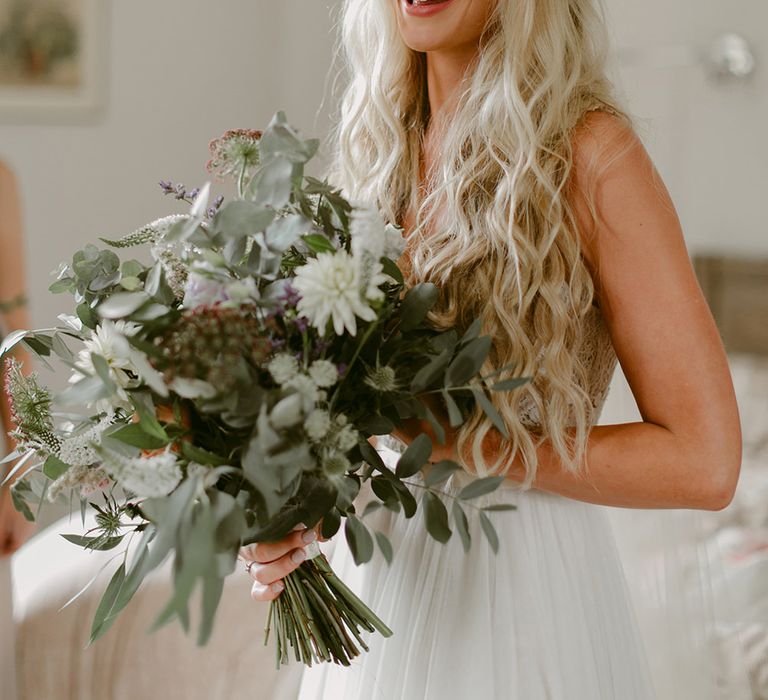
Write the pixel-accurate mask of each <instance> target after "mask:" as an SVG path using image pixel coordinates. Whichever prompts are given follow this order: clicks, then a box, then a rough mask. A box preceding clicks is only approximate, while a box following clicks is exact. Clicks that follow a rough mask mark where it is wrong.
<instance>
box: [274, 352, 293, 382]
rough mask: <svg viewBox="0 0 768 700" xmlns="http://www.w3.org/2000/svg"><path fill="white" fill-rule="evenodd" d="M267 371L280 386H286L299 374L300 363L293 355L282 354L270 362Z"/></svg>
mask: <svg viewBox="0 0 768 700" xmlns="http://www.w3.org/2000/svg"><path fill="white" fill-rule="evenodd" d="M267 370H269V373H270V374H271V375H272V378H273V379H274V380H275V381H276V382H277V383H278V384H285V383H286V382H289V381H291V379H293V378H294V377H295V376H296V375H297V374H298V373H299V363H298V362H297V361H296V358H295V357H294V356H293V355H289V354H288V353H286V352H281V353H280V354H278V355H275V356H274V357H273V358H272V359H271V360H270V361H269V364H268V365H267Z"/></svg>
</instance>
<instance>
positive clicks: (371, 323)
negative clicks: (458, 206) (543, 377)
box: [0, 113, 525, 664]
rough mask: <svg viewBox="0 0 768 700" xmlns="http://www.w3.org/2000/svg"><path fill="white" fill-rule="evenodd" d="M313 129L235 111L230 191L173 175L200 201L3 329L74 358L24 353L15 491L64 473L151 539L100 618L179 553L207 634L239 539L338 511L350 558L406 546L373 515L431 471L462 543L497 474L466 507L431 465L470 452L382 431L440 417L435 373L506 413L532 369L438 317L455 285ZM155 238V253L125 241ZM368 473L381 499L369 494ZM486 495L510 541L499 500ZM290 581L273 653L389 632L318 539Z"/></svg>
mask: <svg viewBox="0 0 768 700" xmlns="http://www.w3.org/2000/svg"><path fill="white" fill-rule="evenodd" d="M317 145H318V143H317V141H315V140H304V139H302V138H301V137H300V135H299V134H298V132H297V131H296V130H295V129H293V128H292V127H291V126H290V125H289V124H288V123H287V122H286V120H285V117H284V115H283V114H282V113H278V114H277V115H276V116H275V117H274V119H273V120H272V122H271V123H270V124H269V127H268V128H267V129H266V130H265V131H264V132H263V133H261V132H258V131H246V130H236V131H229V132H227V133H226V134H225V135H224V136H223V137H222V138H220V139H217V140H216V141H214V142H212V144H211V151H212V155H213V157H212V159H211V161H210V163H209V165H208V167H209V171H210V172H211V173H213V174H215V175H218V176H222V177H232V178H233V179H234V181H235V185H236V195H235V196H233V197H232V198H231V201H228V202H225V201H224V200H223V198H222V197H218V198H216V199H215V200H213V201H211V199H210V197H211V194H210V185H205V186H204V187H203V188H202V189H200V190H199V191H198V190H193V191H187V190H186V189H185V188H184V187H183V186H181V185H173V184H171V183H167V182H161V187H162V188H163V190H164V191H165V192H166V194H170V195H172V196H174V197H175V198H176V199H177V200H179V201H184V202H187V203H188V204H190V205H191V208H190V209H189V211H188V213H183V214H175V215H171V216H168V217H166V218H163V219H160V220H157V221H154V222H152V223H150V224H148V225H146V226H144V227H142V228H141V229H139V230H138V231H135V232H134V233H132V234H130V235H128V236H126V237H124V238H121V239H119V240H106V239H102V240H103V242H104V244H105V245H106V246H108V247H107V248H99V247H96V246H94V245H88V246H86V247H85V248H84V249H83V250H80V251H78V252H76V253H75V254H74V256H73V258H72V261H71V263H69V264H66V265H63V266H62V267H61V269H60V271H59V274H58V279H57V281H56V282H55V283H54V284H53V285H52V287H51V291H53V292H56V293H63V292H69V293H71V294H73V295H74V300H75V303H76V306H75V310H74V314H73V315H62V316H60V317H59V319H60V321H61V324H60V325H59V326H57V327H55V328H49V329H45V330H41V331H19V332H17V333H14V334H11V335H10V336H9V337H8V338H7V339H6V340H5V342H4V343H3V345H2V347H1V348H0V354H2V355H5V354H6V353H7V352H8V351H9V350H10V349H11V348H12V347H13V346H14V345H15V344H17V343H19V342H22V343H24V344H25V345H26V346H27V347H28V348H29V349H31V350H32V351H34V352H35V353H37V354H38V355H39V356H40V357H41V358H42V360H43V362H45V363H46V364H47V359H48V358H51V357H52V356H54V355H55V356H57V357H58V359H59V360H60V361H61V362H62V363H63V364H64V365H66V366H67V367H68V368H69V371H70V373H71V375H70V377H69V385H68V387H67V388H66V389H65V390H63V391H61V392H58V393H57V394H55V395H54V394H52V393H51V392H50V391H49V390H47V389H46V388H45V387H43V386H41V385H40V384H39V382H38V380H37V378H36V376H35V375H25V374H24V373H23V372H22V371H21V367H20V366H19V365H18V364H17V363H15V362H14V361H13V360H10V361H9V362H8V370H7V372H6V388H7V392H8V395H9V396H10V397H11V400H12V406H13V412H14V416H13V418H14V423H15V426H16V427H15V430H14V432H13V434H12V437H13V439H14V441H15V443H16V445H17V449H16V451H15V452H14V453H13V454H12V455H9V457H8V458H6V460H5V461H6V462H8V461H13V460H16V464H15V466H14V469H13V471H12V473H11V475H10V476H9V478H11V477H12V476H14V474H18V475H20V476H21V477H22V478H20V479H19V480H17V481H16V483H15V484H14V486H13V489H12V493H13V501H14V503H15V505H16V507H17V509H19V510H20V511H22V512H23V513H24V514H25V515H26V516H27V517H28V518H29V519H33V518H34V517H35V516H34V513H33V506H36V505H37V507H38V508H39V506H40V505H41V504H42V503H43V501H45V500H55V499H57V498H60V497H69V498H70V499H75V501H76V502H77V501H79V503H80V505H81V508H82V509H83V513H84V512H85V508H86V507H87V504H88V503H90V505H91V506H92V507H93V508H94V509H95V510H96V512H97V513H96V527H95V528H94V529H93V530H91V531H88V532H86V533H85V534H82V535H77V534H73V535H67V539H68V540H70V541H72V542H73V543H75V544H77V545H80V546H82V547H85V548H88V549H98V550H110V549H113V548H117V547H119V546H120V545H121V544H125V545H128V544H131V543H132V540H136V541H135V542H133V544H134V545H135V546H131V547H130V549H129V548H128V547H125V551H124V552H123V553H122V554H121V555H120V558H121V563H120V565H119V567H118V568H117V570H116V571H115V573H114V575H113V576H112V579H111V580H110V582H109V584H108V586H107V588H106V590H105V592H104V594H103V598H102V601H101V603H100V605H99V607H98V610H97V612H96V615H95V619H94V621H93V627H92V632H91V640H92V641H93V640H95V639H97V638H98V637H100V636H101V635H103V634H104V633H105V632H106V630H107V629H108V628H109V626H110V625H111V624H112V622H113V621H114V620H115V618H116V616H117V615H118V614H119V613H120V611H121V610H122V609H123V608H124V607H125V606H126V605H127V603H128V602H129V601H130V599H131V597H132V595H133V594H134V593H135V591H136V590H137V588H138V587H139V585H140V584H141V582H142V580H143V579H144V578H145V577H146V576H147V574H149V573H150V572H151V571H152V570H154V569H155V568H156V567H158V566H159V565H160V564H161V563H162V562H163V561H165V560H166V558H167V557H169V556H173V595H172V597H171V599H170V600H169V602H168V604H167V606H166V607H165V609H164V610H162V611H161V612H160V614H159V616H158V618H157V625H162V624H164V623H166V622H168V621H170V620H172V619H174V618H178V619H179V620H180V622H181V624H182V625H183V626H184V628H185V629H187V628H188V627H189V624H190V623H189V602H190V597H191V595H192V594H193V592H194V591H195V590H196V589H197V588H198V586H199V587H201V588H202V595H201V601H202V611H201V613H202V614H201V618H200V624H199V643H200V644H203V643H205V642H206V640H207V639H208V637H209V635H210V632H211V629H212V625H213V621H214V617H215V612H216V608H217V605H218V602H219V599H220V597H221V594H222V588H223V581H224V578H225V577H226V576H227V575H228V574H230V573H231V572H232V571H233V570H234V568H235V564H236V558H237V554H238V550H239V548H240V547H241V546H242V545H245V544H249V543H252V542H255V541H269V540H276V539H279V538H282V537H284V536H285V535H286V534H288V533H289V532H290V531H291V530H292V529H293V528H294V527H295V526H297V525H298V524H303V525H304V526H306V527H313V526H315V525H317V524H318V523H320V522H321V521H322V526H321V532H322V534H323V536H324V537H326V538H329V537H331V536H332V535H334V534H335V533H336V532H337V531H338V530H339V528H340V527H341V524H342V522H343V523H344V534H345V537H346V539H347V541H348V543H349V546H350V549H351V551H352V554H353V556H354V559H355V561H356V563H358V564H362V563H365V562H366V561H369V560H370V559H371V557H372V556H373V554H374V543H375V544H376V545H377V546H378V548H379V549H380V551H381V553H382V555H383V556H384V557H386V558H387V560H390V559H391V557H392V554H393V553H392V546H391V543H390V542H389V541H388V539H387V537H386V536H385V534H383V533H381V532H373V533H372V532H371V531H370V529H369V527H368V526H367V525H366V522H365V518H366V515H367V514H368V513H369V512H371V510H373V509H376V508H378V507H385V508H389V509H391V510H393V511H396V512H401V513H402V514H403V515H404V517H406V518H410V517H413V516H414V515H415V513H416V512H417V510H419V505H418V502H417V500H416V499H415V498H414V495H413V490H414V489H415V488H421V489H424V491H425V494H424V498H423V499H421V501H420V504H421V509H422V510H423V514H424V523H425V526H426V529H427V531H428V533H429V534H430V535H431V536H432V537H434V538H435V539H437V540H439V541H441V542H445V541H447V540H448V539H449V538H450V537H451V535H452V527H451V523H452V525H453V529H455V530H456V531H457V532H458V534H459V536H460V537H461V539H462V542H463V544H464V546H465V548H468V547H469V546H470V538H469V532H468V527H467V522H468V521H467V515H466V511H465V507H463V504H466V503H467V502H468V501H471V499H473V498H476V497H478V496H481V495H483V494H485V493H488V492H490V491H492V490H494V489H495V488H496V487H497V486H498V485H499V483H500V482H501V480H502V479H501V477H487V478H481V479H476V480H474V481H473V482H471V483H470V484H469V485H467V486H466V487H465V488H464V489H463V490H462V491H461V492H460V493H459V494H458V496H457V498H456V499H455V501H454V503H453V505H452V509H451V512H450V516H449V512H448V510H447V509H446V507H445V505H444V503H443V501H442V500H441V498H439V497H438V494H439V493H440V491H439V489H438V488H437V487H438V486H439V484H440V483H441V482H442V481H444V480H446V479H447V478H448V477H449V476H450V475H451V473H452V472H454V471H455V470H457V469H459V468H460V467H459V465H458V464H457V463H455V462H452V461H440V462H438V463H437V464H434V465H432V466H431V469H430V470H429V472H428V475H427V477H426V478H425V479H424V480H423V481H421V482H419V483H416V482H410V481H408V480H409V478H410V477H413V476H415V475H416V473H417V472H419V470H421V469H422V467H424V466H425V465H426V464H427V463H428V462H429V460H430V456H431V452H432V444H431V441H430V439H429V438H428V437H427V436H426V435H421V436H419V437H418V438H417V439H416V440H414V441H413V442H412V443H411V444H410V446H409V447H408V448H407V449H406V450H405V452H404V453H403V454H402V456H401V457H400V459H399V461H398V462H397V465H396V467H395V468H394V469H391V468H389V467H388V466H387V465H386V464H385V463H384V462H383V461H382V459H381V458H380V456H379V455H378V453H377V452H376V450H375V449H374V448H373V447H372V446H371V445H370V444H369V442H368V438H370V437H371V436H373V435H382V434H387V433H390V432H391V431H393V430H394V429H395V428H396V427H397V426H398V425H400V424H402V422H403V421H404V420H407V419H409V418H412V417H419V418H421V419H423V420H428V421H430V422H431V424H432V425H433V426H434V431H435V433H436V434H437V435H438V437H439V438H440V439H441V441H442V440H444V430H443V428H442V426H441V424H440V423H439V422H438V420H437V419H436V417H435V416H434V415H433V413H432V411H431V410H430V408H429V402H428V401H426V398H428V397H430V396H433V395H436V396H439V397H442V400H443V401H444V403H445V406H446V409H447V412H448V415H449V417H450V422H451V425H453V426H458V425H460V424H461V423H462V421H463V420H464V419H465V417H466V415H467V412H468V411H469V410H470V409H471V408H472V406H473V405H474V402H477V403H478V404H479V405H480V406H482V408H483V409H484V410H485V412H486V413H487V415H488V416H489V417H490V418H491V420H493V422H494V423H495V424H496V426H497V427H498V429H499V430H500V431H501V432H502V433H504V434H505V433H506V431H505V426H504V424H503V422H502V420H501V418H500V417H499V415H498V413H497V412H496V411H495V409H494V407H493V405H492V402H491V401H490V399H489V396H488V393H489V392H490V391H506V390H510V389H513V388H514V387H516V386H518V385H519V384H520V383H522V382H523V381H525V380H524V379H520V378H517V379H515V378H511V379H510V378H507V379H500V375H501V372H497V373H494V374H493V375H492V376H480V374H479V372H480V368H481V366H482V365H483V363H484V361H485V360H486V358H487V356H488V353H489V351H490V347H491V345H490V339H489V338H488V337H481V336H479V324H478V323H475V324H473V325H472V326H471V327H470V328H469V329H465V330H464V332H463V334H462V335H459V333H457V332H456V331H449V332H440V333H438V332H436V331H434V330H433V329H431V328H430V327H429V326H428V324H427V323H426V317H427V314H428V312H429V310H430V309H431V308H432V307H433V305H434V304H435V303H436V301H437V297H438V290H437V289H436V288H435V287H434V286H433V285H430V284H419V285H416V286H412V287H410V288H407V286H406V285H405V283H404V280H403V275H402V274H401V271H400V270H399V269H398V266H397V264H396V262H395V261H396V260H397V259H398V258H399V256H400V254H401V253H402V248H403V239H402V235H401V233H400V231H399V230H398V229H396V228H394V227H393V226H391V225H387V224H385V222H384V221H383V219H382V218H381V216H380V214H379V213H378V212H377V211H376V210H375V209H373V208H371V207H369V206H365V205H355V206H353V205H352V204H350V202H348V201H347V200H345V199H344V198H343V197H342V196H341V194H340V192H339V191H337V190H335V189H333V188H332V187H330V186H329V185H328V184H327V183H326V182H324V181H319V180H317V179H314V178H312V177H308V176H306V175H305V174H304V166H305V164H306V163H307V161H309V160H310V158H311V157H312V156H313V154H314V153H315V150H316V148H317ZM139 246H140V247H143V248H144V249H145V250H146V251H148V253H149V255H146V253H145V254H144V258H145V259H147V260H148V261H149V262H141V261H140V260H138V259H132V258H131V259H128V258H127V257H125V258H124V259H121V257H120V256H119V255H118V253H117V252H115V251H118V252H121V251H126V250H128V249H131V248H133V247H139ZM366 481H369V482H370V485H371V487H372V491H373V494H375V500H373V501H372V502H371V503H369V504H368V506H367V507H366V508H365V510H364V511H363V512H357V511H356V509H355V505H354V501H355V498H356V496H357V494H358V492H359V490H360V487H361V484H362V483H363V482H366ZM470 505H471V504H470ZM510 508H511V506H510ZM501 509H502V507H499V506H495V507H493V508H490V509H489V510H501ZM473 510H475V511H476V512H477V513H478V514H479V517H480V519H481V524H482V527H483V531H484V533H485V534H486V536H487V538H488V540H489V541H490V542H491V544H492V546H495V545H496V542H497V540H496V533H495V530H494V527H493V525H492V523H491V520H490V518H489V516H488V514H487V513H486V512H484V511H483V510H482V509H479V508H473ZM285 584H286V587H285V590H284V592H283V594H282V595H281V596H280V597H278V598H277V599H276V600H275V601H274V602H273V603H271V608H270V611H269V621H270V622H269V623H268V627H267V636H269V633H270V629H272V628H274V630H275V637H276V639H277V645H276V649H277V660H278V664H280V663H286V662H287V661H288V654H289V649H293V651H294V654H295V657H296V659H297V660H299V661H302V662H304V663H306V664H311V663H312V662H317V661H334V662H337V663H341V664H349V662H350V659H351V658H352V657H354V656H355V655H357V654H359V653H360V648H366V647H365V644H364V641H363V637H362V631H367V632H373V631H378V632H380V633H381V634H383V635H387V636H388V635H390V634H391V632H390V630H389V629H388V628H387V627H386V625H385V624H384V623H383V622H382V621H381V620H379V619H378V618H377V617H376V615H375V614H374V613H373V611H371V610H370V609H369V608H368V607H367V606H366V605H365V604H364V603H363V602H362V601H361V600H359V599H358V598H357V597H356V596H355V595H354V594H353V593H352V592H351V591H350V590H349V589H348V588H347V587H346V586H345V585H344V583H343V582H342V581H340V580H339V579H338V577H336V576H335V575H334V574H333V572H332V571H331V569H330V567H329V566H328V563H327V561H326V560H325V557H324V556H323V555H322V554H319V550H318V552H316V556H314V557H312V558H310V559H309V560H307V561H305V562H304V563H302V565H301V566H300V567H299V568H298V569H297V570H296V571H295V572H293V573H292V574H291V575H290V576H288V578H287V579H286V581H285Z"/></svg>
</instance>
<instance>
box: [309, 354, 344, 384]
mask: <svg viewBox="0 0 768 700" xmlns="http://www.w3.org/2000/svg"><path fill="white" fill-rule="evenodd" d="M309 376H310V377H312V380H313V381H314V382H315V384H317V386H319V387H321V388H327V387H332V386H333V385H334V384H335V383H336V382H337V381H339V370H338V369H336V365H334V364H333V362H331V361H330V360H315V361H314V362H313V363H312V364H311V365H310V367H309Z"/></svg>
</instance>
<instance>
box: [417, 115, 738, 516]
mask: <svg viewBox="0 0 768 700" xmlns="http://www.w3.org/2000/svg"><path fill="white" fill-rule="evenodd" d="M622 139H628V140H629V144H630V145H629V148H628V149H627V150H626V151H624V152H623V154H622V155H620V156H619V157H618V158H615V159H613V162H610V161H611V160H612V156H611V154H610V149H606V148H605V144H609V143H618V142H621V140H622ZM574 150H575V154H574V164H575V168H574V178H573V188H572V195H571V196H572V201H573V204H574V209H575V211H576V217H577V220H578V225H579V228H580V231H585V232H586V231H590V232H591V233H590V235H582V238H583V240H584V254H585V258H586V259H587V262H588V265H589V267H590V269H591V270H592V271H593V278H594V279H595V282H596V284H597V285H598V288H599V301H600V305H601V308H602V311H603V315H604V318H605V321H606V324H607V327H608V329H609V331H610V334H611V338H612V340H613V344H614V346H615V348H616V354H617V356H618V358H619V361H620V363H621V366H622V369H623V370H624V374H625V375H626V377H627V381H628V382H629V385H630V387H631V389H632V393H633V395H634V397H635V400H636V401H637V405H638V407H639V409H640V414H641V417H642V421H641V422H635V423H627V424H621V425H605V426H596V427H595V428H593V429H592V431H591V433H590V436H589V442H588V454H587V458H588V467H589V471H588V473H587V474H586V475H572V474H570V473H567V472H565V471H564V470H563V468H562V465H561V462H560V461H559V460H558V459H557V457H556V456H555V454H554V451H553V450H552V448H551V446H550V445H549V444H548V443H544V444H543V445H542V446H541V448H540V449H539V452H538V456H539V467H538V475H537V478H536V480H535V481H534V486H535V487H536V488H538V489H540V490H543V491H549V492H552V493H556V494H560V495H563V496H568V497H570V498H574V499H578V500H583V501H589V502H593V503H601V504H606V505H615V506H626V507H634V508H702V509H708V510H717V509H721V508H724V507H725V506H726V505H728V503H729V502H730V501H731V499H732V497H733V493H734V490H735V487H736V482H737V480H738V476H739V470H740V465H741V428H740V423H739V414H738V408H737V405H736V399H735V395H734V391H733V385H732V382H731V376H730V371H729V368H728V363H727V359H726V355H725V351H724V349H723V345H722V342H721V340H720V336H719V334H718V331H717V328H716V326H715V323H714V320H713V318H712V315H711V313H710V311H709V308H708V306H707V304H706V301H705V299H704V296H703V294H702V292H701V288H700V287H699V284H698V282H697V280H696V277H695V274H694V271H693V268H692V265H691V262H690V259H689V256H688V253H687V250H686V246H685V242H684V238H683V232H682V230H681V226H680V222H679V219H678V217H677V214H676V212H675V208H674V205H673V204H672V201H671V199H670V197H669V194H668V193H667V190H666V188H665V187H664V185H663V183H662V182H661V179H660V177H659V175H658V173H657V172H656V170H655V168H654V166H653V163H652V162H651V159H650V158H649V156H648V154H647V152H646V150H645V148H644V147H643V145H642V143H641V142H640V141H639V139H638V138H637V136H636V135H635V134H634V133H633V132H631V131H630V130H629V129H628V128H627V127H625V126H624V125H623V124H622V123H621V122H620V121H619V120H618V119H617V118H616V117H613V116H611V115H608V114H605V113H600V112H594V113H590V114H589V116H588V118H587V120H585V123H584V126H583V127H580V129H579V130H578V131H577V132H576V134H575V136H574ZM614 155H615V154H614ZM595 161H597V170H598V172H599V171H600V170H601V168H602V167H603V166H604V165H607V169H606V170H605V171H604V172H603V173H602V174H601V175H600V177H599V178H598V179H597V180H595V181H593V182H590V178H589V177H588V172H589V167H590V162H593V163H594V162H595ZM587 187H592V188H593V190H592V191H593V192H594V193H595V196H596V207H597V212H598V214H599V224H598V226H597V227H596V228H594V230H592V222H591V218H590V215H589V212H588V208H587V206H586V200H585V198H584V192H585V191H586V188H587ZM412 428H413V430H408V431H407V433H409V434H410V433H416V432H420V431H421V429H422V428H427V432H430V431H429V429H428V426H422V425H419V426H416V425H414V426H412ZM403 438H404V439H406V440H407V439H408V438H409V435H408V434H405V435H403ZM500 439H501V437H500V435H499V434H498V433H497V432H496V431H491V433H490V434H489V439H488V440H487V442H486V444H485V445H484V449H485V450H487V453H488V455H489V458H492V456H493V455H494V453H496V451H497V450H498V443H499V440H500ZM449 443H450V441H449ZM434 457H438V458H442V457H451V458H454V459H455V458H456V457H457V455H456V454H455V453H454V450H453V446H452V445H451V444H449V445H448V446H447V449H446V450H442V449H438V450H437V452H436V454H435V455H434V456H433V459H434ZM464 461H465V463H466V460H464ZM468 466H469V467H470V468H472V465H468ZM509 478H511V479H513V480H515V481H522V478H523V468H522V464H521V463H520V462H519V461H517V460H516V463H515V464H514V465H513V466H512V470H511V472H510V474H509Z"/></svg>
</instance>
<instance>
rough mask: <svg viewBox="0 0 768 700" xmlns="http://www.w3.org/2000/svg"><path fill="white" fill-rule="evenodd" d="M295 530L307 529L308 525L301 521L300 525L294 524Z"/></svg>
mask: <svg viewBox="0 0 768 700" xmlns="http://www.w3.org/2000/svg"><path fill="white" fill-rule="evenodd" d="M293 529H294V531H295V530H306V529H307V526H306V525H305V524H304V523H299V524H298V525H294V526H293Z"/></svg>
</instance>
